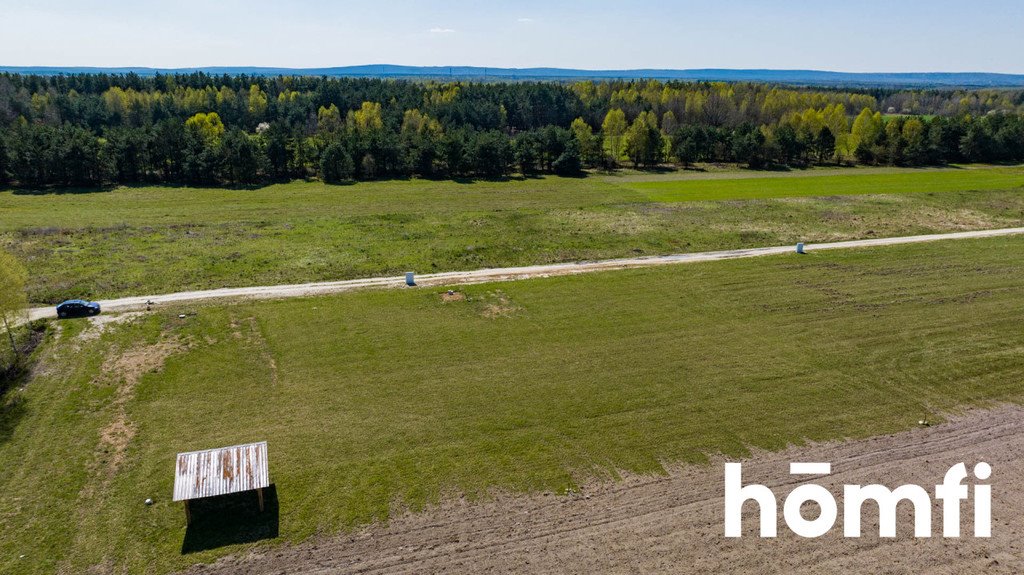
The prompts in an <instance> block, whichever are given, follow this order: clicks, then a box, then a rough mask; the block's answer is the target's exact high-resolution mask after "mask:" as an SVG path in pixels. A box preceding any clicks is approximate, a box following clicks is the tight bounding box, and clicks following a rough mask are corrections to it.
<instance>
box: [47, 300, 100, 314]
mask: <svg viewBox="0 0 1024 575" xmlns="http://www.w3.org/2000/svg"><path fill="white" fill-rule="evenodd" d="M99 313H100V304H98V303H96V302H94V301H85V300H84V299H69V300H68V301H64V302H61V303H59V304H57V317H59V318H65V317H86V316H90V315H99Z"/></svg>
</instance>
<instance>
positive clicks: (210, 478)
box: [174, 441, 270, 501]
mask: <svg viewBox="0 0 1024 575" xmlns="http://www.w3.org/2000/svg"><path fill="white" fill-rule="evenodd" d="M263 487H270V473H269V471H268V468H267V442H266V441H260V442H259V443H247V444H245V445H235V446H232V447H221V448H219V449H207V450H204V451H190V452H188V453H179V454H178V464H177V468H176V472H175V474H174V501H185V500H188V499H199V498H200V497H213V496H215V495H227V494H228V493H238V492H240V491H250V490H252V489H261V488H263Z"/></svg>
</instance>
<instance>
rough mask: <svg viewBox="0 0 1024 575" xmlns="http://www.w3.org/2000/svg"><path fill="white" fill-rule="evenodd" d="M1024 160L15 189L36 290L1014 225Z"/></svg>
mask: <svg viewBox="0 0 1024 575" xmlns="http://www.w3.org/2000/svg"><path fill="white" fill-rule="evenodd" d="M1022 185H1024V169H1021V168H1019V167H1017V168H1009V167H968V168H962V169H921V170H907V169H875V168H857V169H845V170H835V169H833V170H807V171H803V172H785V173H760V174H759V173H753V172H725V173H722V172H709V173H706V174H702V173H695V172H684V173H674V174H663V175H632V176H631V175H623V176H600V175H591V176H589V177H586V178H558V177H554V176H551V177H544V178H530V179H512V180H507V181H472V182H464V183H460V182H451V181H430V180H415V179H414V180H397V181H380V182H361V183H358V184H354V185H350V186H328V185H324V184H321V183H316V182H293V183H289V184H279V185H272V186H267V187H262V188H256V189H196V188H177V187H119V188H113V189H110V190H91V191H90V190H79V191H50V190H40V191H25V190H18V191H14V190H8V191H0V248H2V249H6V250H8V251H10V252H11V253H13V254H15V255H16V256H17V257H19V259H21V260H22V261H23V262H24V263H25V265H26V266H27V267H28V270H29V273H30V286H29V296H30V299H31V301H32V302H34V303H37V304H52V303H55V302H57V301H61V300H63V299H67V298H72V297H86V298H93V299H97V298H110V297H116V296H127V295H142V294H158V293H166V292H172V291H180V290H188V289H202V288H214V287H228V286H245V285H265V284H279V283H295V282H306V281H316V280H337V279H351V278H358V277H370V276H381V275H394V274H399V273H402V272H404V271H408V270H414V271H418V272H420V273H429V272H437V271H452V270H467V269H477V268H486V267H500V266H514V265H531V264H542V263H553V262H565V261H575V260H592V259H604V258H615V257H625V256H635V255H640V254H644V255H654V254H666V253H681V252H694V251H705V250H716V249H732V248H744V247H757V246H765V245H780V244H787V243H794V242H796V241H811V242H813V241H831V240H842V239H859V238H870V237H884V236H897V235H909V234H918V233H932V232H943V231H957V230H967V229H984V228H996V227H1007V226H1016V225H1021V224H1022V223H1024V192H1022V188H1021V186H1022Z"/></svg>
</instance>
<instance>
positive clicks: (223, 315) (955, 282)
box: [0, 192, 1024, 573]
mask: <svg viewBox="0 0 1024 575" xmlns="http://www.w3.org/2000/svg"><path fill="white" fill-rule="evenodd" d="M211 193H212V192H211ZM218 193H219V192H218ZM911 196H914V197H921V198H925V197H927V195H926V194H919V195H912V194H907V195H905V196H900V198H903V197H911ZM958 197H959V196H958ZM993 199H994V196H993V197H991V198H990V200H993ZM876 201H882V200H876ZM886 201H899V200H896V199H888V200H886ZM961 201H964V200H963V199H962V200H961ZM840 205H842V204H840ZM164 209H168V210H169V209H171V208H170V207H168V208H164ZM220 209H227V208H225V207H221V208H220ZM160 211H161V210H159V209H158V210H156V212H157V213H158V212H160ZM1022 277H1024V238H1020V237H1004V238H993V239H984V240H962V241H955V242H953V241H940V242H934V243H929V244H917V245H904V246H898V247H892V248H884V249H882V248H876V249H862V250H849V251H847V250H842V251H830V252H818V253H811V254H808V255H806V256H798V255H796V254H788V255H784V256H773V257H767V258H758V259H756V260H734V261H723V262H713V263H704V264H693V265H680V266H667V267H661V268H651V269H644V270H632V271H619V272H606V273H599V274H588V275H581V276H570V277H559V278H549V279H539V280H528V281H520V282H511V283H501V284H485V285H474V286H466V287H459V288H457V289H458V290H459V291H458V292H457V293H456V294H455V295H453V296H448V295H447V294H446V293H445V290H444V289H443V288H420V289H403V290H388V291H365V292H354V293H349V294H341V295H336V296H330V297H319V298H308V299H295V300H283V301H260V302H249V303H238V304H232V305H216V306H198V307H182V308H169V309H165V310H160V311H159V312H156V313H153V314H147V315H141V316H136V317H128V318H126V319H124V320H123V321H122V322H121V323H112V324H109V325H108V326H107V327H106V329H105V331H104V332H103V333H102V334H100V333H98V332H97V328H96V327H94V326H92V324H90V323H89V321H88V320H69V321H63V322H55V323H53V324H50V327H49V328H48V333H47V336H46V341H45V342H44V343H43V345H42V346H41V347H40V348H39V349H38V350H37V351H36V356H35V360H36V362H37V363H36V365H37V368H36V369H35V370H34V371H33V375H32V377H31V380H30V381H28V382H27V385H25V386H24V388H23V389H21V390H17V391H13V392H12V393H11V394H10V397H9V398H8V402H10V403H9V405H16V406H17V408H16V409H7V410H6V411H5V412H4V417H5V419H6V421H5V422H4V425H3V426H2V427H0V461H3V462H11V461H16V462H18V464H17V465H2V466H0V491H2V492H3V493H4V496H3V497H2V498H0V532H2V533H3V534H4V535H3V537H0V571H2V572H18V573H52V572H54V571H56V570H59V571H63V572H69V573H80V572H86V571H87V569H89V568H90V567H93V566H101V567H102V568H103V569H106V570H109V571H113V572H118V571H121V570H125V571H129V572H148V573H166V572H169V571H172V570H175V569H178V568H182V567H185V566H187V565H189V564H192V563H196V562H202V561H209V560H212V559H215V558H216V557H218V556H221V555H225V554H229V553H232V552H237V551H239V550H241V549H244V548H246V546H247V545H248V543H238V542H235V543H232V540H231V539H230V537H229V535H228V529H227V528H224V529H219V530H217V531H216V532H207V533H206V535H205V536H206V537H208V538H210V540H211V541H209V542H207V543H208V545H203V540H202V539H201V538H200V540H199V541H197V540H196V538H197V537H198V536H196V535H194V534H191V535H190V534H189V533H187V532H186V529H185V522H184V514H183V512H182V507H181V505H180V504H174V503H172V502H171V501H170V494H171V487H172V482H173V470H174V464H173V462H174V456H175V454H176V453H178V452H181V451H187V450H192V449H200V448H208V447H211V446H218V445H232V444H237V443H241V442H249V441H259V440H266V441H268V442H269V449H270V473H271V477H272V480H273V481H274V482H275V485H276V500H275V508H274V509H275V513H276V515H275V516H274V517H275V518H276V519H278V520H279V524H278V525H276V526H275V528H276V529H275V530H272V531H271V532H270V534H271V535H273V534H277V535H278V539H279V540H283V541H298V540H301V539H304V538H306V537H309V536H313V535H317V534H329V533H334V532H338V531H339V530H346V529H352V528H355V527H357V526H360V525H364V524H366V523H368V522H371V521H374V520H382V519H385V518H386V517H388V515H389V513H390V512H391V511H392V510H394V509H401V508H405V507H409V508H412V509H422V508H423V507H424V506H425V505H428V504H430V503H432V502H436V501H439V500H440V499H441V498H443V497H446V496H453V495H459V494H464V495H466V496H468V497H470V498H478V497H486V496H487V494H488V493H491V492H493V491H494V490H499V491H511V492H538V491H550V492H555V493H565V492H566V491H567V490H572V489H575V488H577V487H578V486H580V485H581V484H585V483H587V482H590V481H599V480H603V479H607V478H612V477H615V476H616V475H617V474H619V473H621V472H623V471H625V472H629V473H662V472H664V469H665V467H666V466H672V465H676V464H680V463H695V464H702V463H704V462H706V461H707V460H708V458H709V457H710V456H715V455H718V454H724V455H726V456H730V457H738V456H743V455H746V454H748V453H749V452H750V450H751V449H754V448H758V449H779V448H783V447H785V446H787V445H790V444H800V443H803V442H807V441H826V440H833V439H843V438H852V437H863V436H869V435H873V434H880V433H890V432H895V431H898V430H903V429H907V428H910V427H912V426H914V425H916V424H917V421H918V420H920V419H922V418H928V419H929V420H930V421H933V422H937V421H941V419H942V417H943V415H944V414H947V413H950V412H951V411H956V410H959V409H962V408H964V407H966V406H977V405H989V404H993V403H995V402H1004V401H1011V402H1015V401H1020V400H1021V399H1022V398H1024V355H1022V354H1021V349H1024V331H1022V330H1021V329H1020V326H1021V314H1022V312H1021V310H1022V309H1024V282H1021V278H1022ZM179 314H185V317H184V318H181V317H179ZM112 430H115V431H116V430H121V432H124V433H127V434H128V437H129V438H130V441H125V442H118V441H116V440H113V439H111V438H116V437H118V435H117V434H116V433H115V434H113V435H112V434H111V431H112ZM124 430H127V431H124ZM147 497H152V498H154V499H155V504H154V505H153V506H145V505H144V504H143V501H144V499H145V498H147ZM213 521H216V518H214V519H213ZM215 524H216V523H215ZM236 527H237V526H236ZM264 527H265V526H261V527H259V528H260V529H263V528H264ZM248 529H256V528H255V527H252V526H249V527H248ZM250 535H252V537H251V540H258V539H260V538H262V537H265V536H267V532H260V533H255V534H250ZM240 540H241V541H246V540H249V539H247V538H246V537H245V536H243V537H241V539H240ZM275 540H277V539H275ZM183 542H185V543H183ZM183 548H185V551H186V552H185V553H183V552H182V551H183ZM22 555H24V557H23V558H19V557H20V556H22Z"/></svg>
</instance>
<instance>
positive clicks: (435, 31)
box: [430, 28, 455, 34]
mask: <svg viewBox="0 0 1024 575" xmlns="http://www.w3.org/2000/svg"><path fill="white" fill-rule="evenodd" d="M430 33H431V34H454V33H455V30H452V29H451V28H431V29H430Z"/></svg>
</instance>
